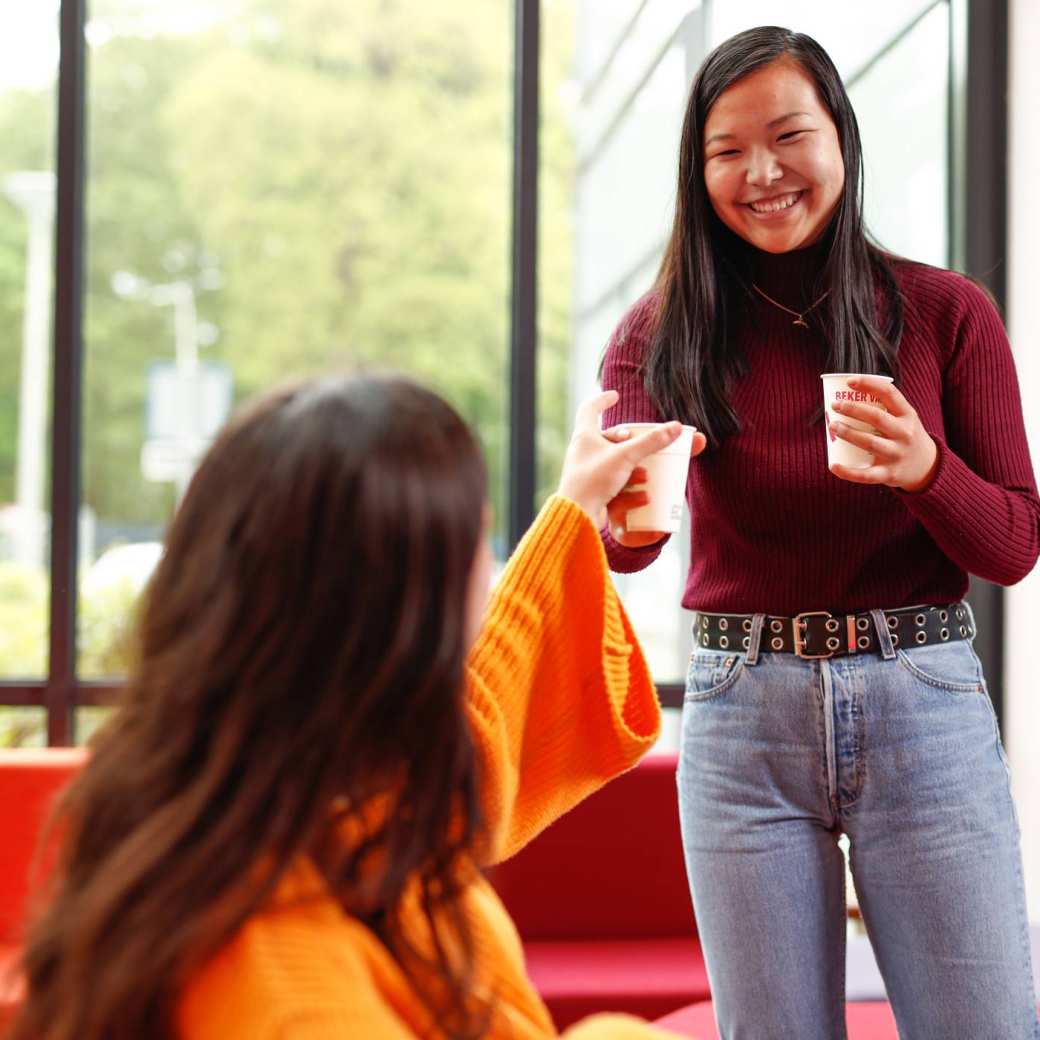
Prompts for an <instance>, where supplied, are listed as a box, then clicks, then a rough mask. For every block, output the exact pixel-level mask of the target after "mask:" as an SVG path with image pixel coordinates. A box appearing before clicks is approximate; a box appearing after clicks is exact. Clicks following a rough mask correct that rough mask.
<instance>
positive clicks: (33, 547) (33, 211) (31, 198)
mask: <svg viewBox="0 0 1040 1040" xmlns="http://www.w3.org/2000/svg"><path fill="white" fill-rule="evenodd" d="M54 183H55V182H54V174H53V173H47V172H38V171H25V172H21V173H12V174H8V175H7V176H6V177H4V179H3V182H2V186H0V187H2V190H3V193H4V195H6V196H7V198H8V199H9V200H10V201H11V202H13V203H14V204H15V205H16V206H17V207H18V208H19V209H20V210H21V211H22V213H23V214H24V216H25V218H26V221H27V223H28V231H29V234H28V247H27V259H26V270H25V316H24V321H23V327H22V370H21V380H20V386H19V393H18V456H17V463H16V470H15V504H16V506H17V507H18V508H17V535H16V543H15V547H14V554H15V559H17V560H19V561H20V562H22V563H26V564H29V565H32V566H36V567H41V566H42V565H43V559H44V552H43V550H44V509H43V477H44V446H45V444H46V438H47V354H48V351H47V338H48V330H49V322H48V317H49V315H48V312H49V300H48V296H49V292H50V273H51V263H50V251H51V240H52V228H53V225H54V190H55V189H54Z"/></svg>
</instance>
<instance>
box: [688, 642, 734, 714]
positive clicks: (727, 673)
mask: <svg viewBox="0 0 1040 1040" xmlns="http://www.w3.org/2000/svg"><path fill="white" fill-rule="evenodd" d="M743 668H744V658H743V656H742V655H741V654H732V653H727V652H726V651H725V650H695V651H694V652H693V653H692V654H691V655H690V666H689V668H687V670H686V696H685V700H686V702H687V703H692V702H694V701H706V700H711V699H712V698H713V697H718V696H719V695H720V694H723V693H725V692H726V691H727V690H728V689H729V688H730V687H731V686H732V685H733V684H734V683H735V682H736V681H737V677H738V676H739V675H740V673H741V671H742V670H743Z"/></svg>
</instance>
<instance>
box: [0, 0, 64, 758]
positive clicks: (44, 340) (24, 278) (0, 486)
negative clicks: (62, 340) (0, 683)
mask: <svg viewBox="0 0 1040 1040" xmlns="http://www.w3.org/2000/svg"><path fill="white" fill-rule="evenodd" d="M56 9H57V8H56V4H54V3H42V2H41V3H36V4H31V5H29V6H28V7H26V6H25V5H24V4H20V3H16V2H15V0H3V2H0V27H2V29H0V140H2V141H3V142H4V146H3V149H2V150H0V679H7V680H32V679H37V680H38V679H40V678H42V677H43V676H45V675H46V673H47V644H48V607H49V576H48V570H49V543H48V527H49V523H48V512H47V502H48V482H47V477H48V471H47V464H48V458H49V456H48V450H47V445H48V437H49V430H50V396H49V393H48V388H49V379H50V357H51V349H50V343H51V336H50V322H51V312H52V310H53V302H52V277H51V275H52V270H53V263H52V259H51V252H52V243H53V237H54V196H55V189H54V151H53V150H54V111H55V82H56V78H57V57H58V33H57V22H56V20H55V12H56ZM43 723H44V713H43V710H42V708H40V707H31V706H28V705H26V706H22V707H6V708H4V707H0V747H4V746H9V745H12V744H25V743H34V742H36V743H38V742H40V741H41V740H42V739H43V733H44V726H43Z"/></svg>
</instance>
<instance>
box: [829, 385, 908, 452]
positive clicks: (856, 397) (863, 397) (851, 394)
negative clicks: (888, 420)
mask: <svg viewBox="0 0 1040 1040" xmlns="http://www.w3.org/2000/svg"><path fill="white" fill-rule="evenodd" d="M861 374H862V373H857V372H825V373H824V374H823V375H822V376H820V378H821V379H822V380H823V407H824V413H823V418H824V423H825V426H826V430H827V465H828V466H833V465H834V464H835V463H838V465H840V466H845V467H847V468H848V469H866V468H867V467H868V466H873V465H874V454H873V452H870V451H866V450H865V449H863V448H860V447H858V446H857V445H855V444H849V442H848V441H843V440H842V439H841V438H840V437H838V436H837V434H835V433H834V432H833V431H832V430H831V423H832V422H835V421H839V422H843V423H844V424H845V425H846V426H848V427H851V428H852V429H853V430H862V431H863V432H864V433H879V432H880V431H879V430H876V429H874V427H873V426H871V425H869V424H868V423H865V422H862V421H861V420H859V419H853V418H851V417H850V416H848V415H839V414H838V413H837V412H835V411H834V405H835V404H836V403H838V402H839V401H859V402H862V403H864V404H871V405H876V406H877V407H879V408H881V409H884V407H885V406H884V404H882V403H881V401H879V400H878V399H877V398H876V397H875V396H874V395H873V394H872V393H870V391H868V390H851V389H849V380H850V379H856V378H858V377H859V375H861ZM878 378H880V379H887V380H888V382H890V383H891V382H892V377H891V376H879V377H878Z"/></svg>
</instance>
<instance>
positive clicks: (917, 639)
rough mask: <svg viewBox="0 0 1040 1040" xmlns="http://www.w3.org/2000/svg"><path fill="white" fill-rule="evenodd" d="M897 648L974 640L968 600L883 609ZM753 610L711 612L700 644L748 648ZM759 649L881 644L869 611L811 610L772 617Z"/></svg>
mask: <svg viewBox="0 0 1040 1040" xmlns="http://www.w3.org/2000/svg"><path fill="white" fill-rule="evenodd" d="M882 613H883V614H884V617H885V624H887V625H888V631H889V634H890V635H891V637H892V645H893V646H894V647H902V648H903V649H909V648H911V647H915V646H928V645H929V644H934V643H949V642H953V641H954V640H956V639H973V638H974V636H975V626H974V625H973V624H972V616H971V610H970V609H969V608H968V605H967V604H966V603H951V604H950V605H949V606H920V607H903V608H901V609H899V610H885V611H882ZM753 621H754V615H753V614H708V613H705V612H704V611H697V613H696V615H695V616H694V620H693V640H694V646H695V647H703V648H705V649H707V650H736V651H738V652H739V651H742V650H748V649H749V648H750V646H751V626H752V623H753ZM758 649H759V653H770V652H772V653H778V654H797V655H798V656H799V657H805V658H809V659H815V658H824V657H841V656H843V655H847V654H870V653H880V652H881V645H880V643H879V642H878V635H877V632H876V631H875V628H874V618H873V617H872V616H871V615H870V614H869V613H859V614H832V613H830V612H829V611H826V610H810V611H808V612H807V613H805V614H798V615H797V616H795V617H773V616H771V615H770V616H767V617H766V619H765V621H764V623H763V625H762V635H761V638H760V640H759V644H758Z"/></svg>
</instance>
